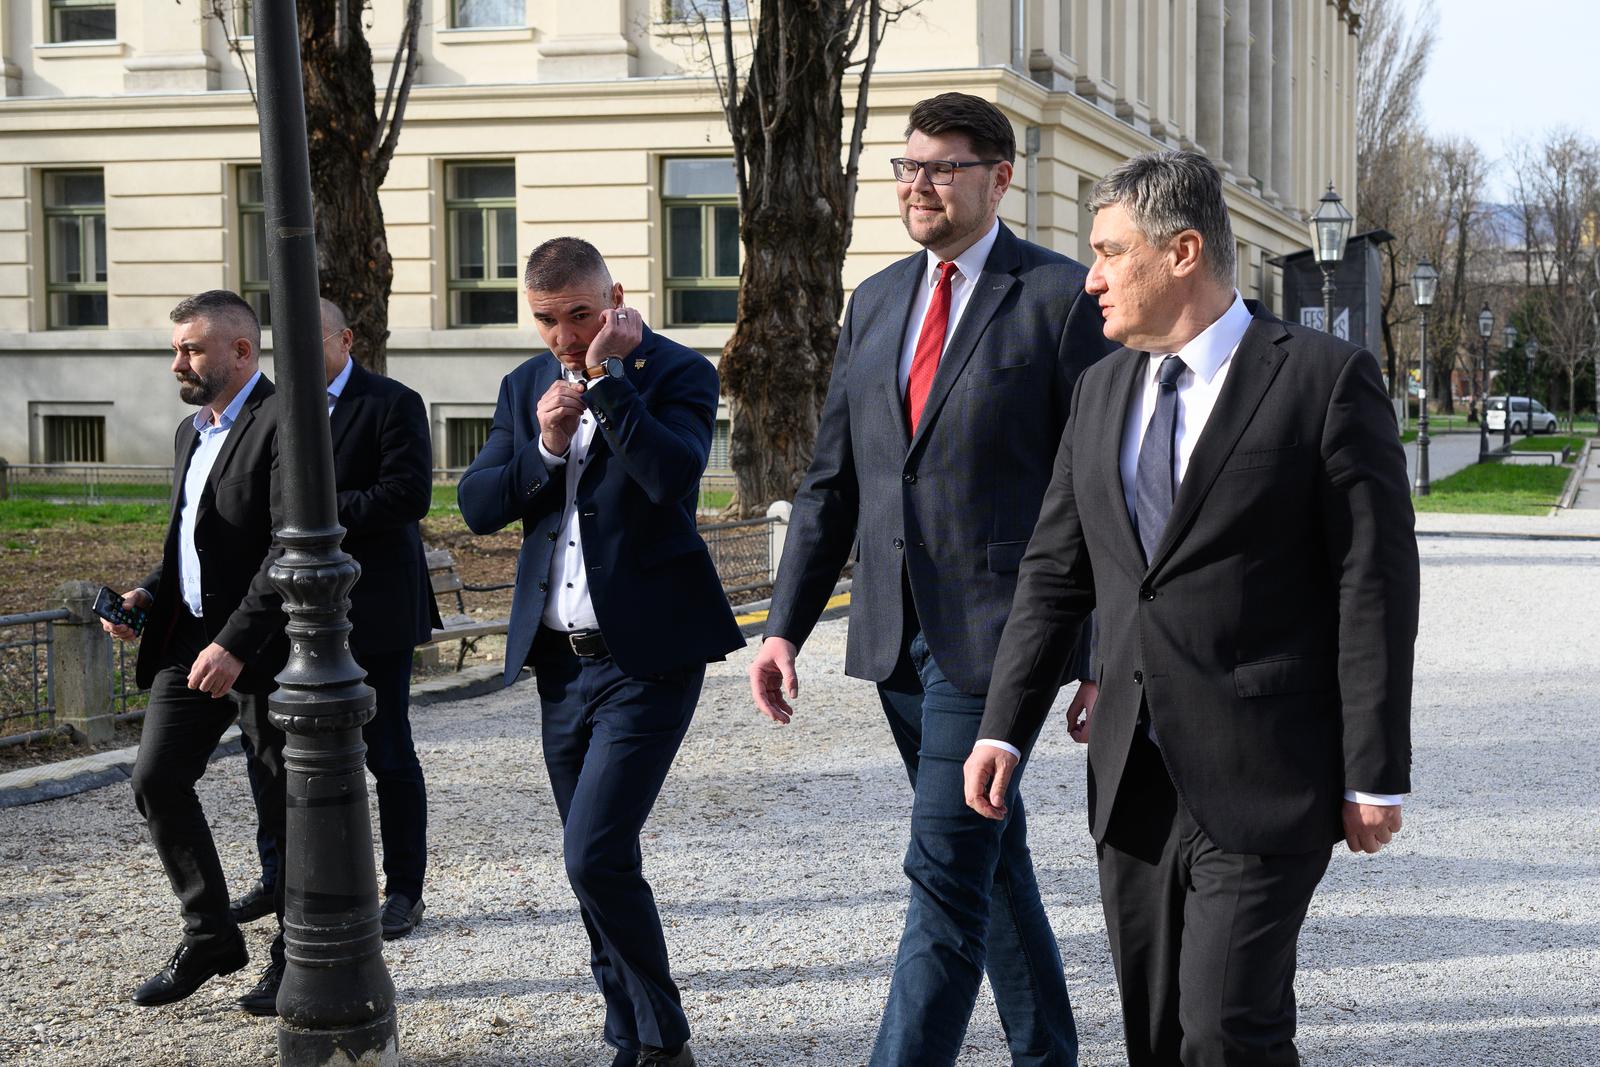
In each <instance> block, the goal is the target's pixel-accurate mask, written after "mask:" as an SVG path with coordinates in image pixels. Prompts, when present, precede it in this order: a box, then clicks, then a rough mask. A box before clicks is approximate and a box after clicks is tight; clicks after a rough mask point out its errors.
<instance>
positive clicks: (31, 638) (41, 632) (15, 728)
mask: <svg viewBox="0 0 1600 1067" xmlns="http://www.w3.org/2000/svg"><path fill="white" fill-rule="evenodd" d="M68 618H71V616H70V615H69V614H68V613H67V612H66V610H64V609H58V610H56V611H29V612H24V613H23V614H20V615H0V737H3V736H9V735H15V734H28V733H31V732H33V731H35V730H46V729H49V728H51V727H52V726H54V724H55V710H56V709H55V672H54V671H53V670H52V667H53V665H54V664H53V658H54V657H53V656H52V652H53V650H54V641H53V638H54V636H55V623H57V622H59V621H61V620H63V619H68Z"/></svg>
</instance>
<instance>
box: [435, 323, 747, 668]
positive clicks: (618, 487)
mask: <svg viewBox="0 0 1600 1067" xmlns="http://www.w3.org/2000/svg"><path fill="white" fill-rule="evenodd" d="M622 362H623V366H624V368H625V369H626V372H627V377H626V378H623V379H620V380H611V381H605V382H602V383H597V384H596V385H595V386H594V387H593V388H591V389H589V390H588V391H587V392H585V393H584V394H583V398H584V403H585V404H586V405H587V406H588V408H589V410H590V411H592V412H593V413H594V416H595V418H596V420H597V422H598V423H599V425H598V427H597V429H598V432H597V433H596V434H595V437H594V443H593V444H592V445H591V446H590V449H589V460H588V463H587V464H586V465H585V470H584V473H583V477H582V478H581V480H580V481H579V482H578V497H577V507H578V524H579V528H580V529H581V531H582V533H583V556H584V564H585V565H586V566H587V568H588V571H589V595H590V598H591V599H592V600H593V602H594V611H595V617H596V618H597V619H598V620H599V622H600V632H601V633H602V634H603V635H604V636H605V640H606V645H607V647H608V649H609V650H610V653H611V656H612V658H613V659H615V660H616V662H617V666H618V667H620V668H621V669H622V670H623V671H625V672H626V673H628V674H632V675H646V674H661V673H664V672H666V671H670V670H675V669H678V668H681V667H685V666H688V665H689V664H692V663H705V662H707V661H709V660H716V659H721V658H722V657H723V656H725V655H727V654H728V653H729V652H731V651H733V650H734V649H736V648H742V647H744V636H743V635H742V634H740V632H739V627H738V625H737V624H736V623H735V622H734V620H733V612H732V611H731V610H730V609H729V607H728V598H727V597H726V596H725V595H724V594H723V592H722V583H721V581H720V580H719V579H718V577H717V571H716V568H715V567H714V566H712V563H711V555H710V553H709V552H707V550H706V546H705V542H704V541H702V540H701V539H700V534H699V532H698V531H697V529H696V525H695V506H696V504H697V502H698V500H699V496H700V476H701V475H702V474H703V473H705V469H706V460H707V459H708V457H709V456H710V453H711V431H712V425H713V423H714V422H715V420H716V412H717V372H716V369H715V368H713V367H712V365H711V363H710V361H709V360H707V359H706V358H705V357H704V356H702V355H701V354H700V353H698V352H695V351H693V350H692V349H688V348H685V347H684V346H682V345H680V344H677V343H676V342H673V341H669V340H667V339H666V338H664V337H661V336H660V335H658V334H656V333H654V332H652V331H651V330H650V329H649V328H648V327H647V328H646V329H645V332H644V338H643V339H642V340H641V341H640V342H639V346H638V347H637V348H635V349H634V350H633V351H632V352H630V353H629V354H628V355H627V356H626V357H625V358H624V359H623V361H622ZM560 373H561V370H560V364H559V363H558V362H557V360H556V358H555V356H553V355H551V354H550V353H549V352H545V353H543V354H541V355H537V356H534V357H533V358H532V359H530V360H528V361H527V362H525V363H523V364H522V365H521V366H520V367H518V368H517V369H516V370H514V371H512V372H511V373H510V374H508V375H506V376H505V378H504V379H503V380H502V381H501V383H500V399H499V402H498V404H497V405H496V407H495V413H494V426H493V427H492V428H491V429H490V431H489V440H488V441H487V442H486V443H485V444H484V446H483V450H482V451H481V452H479V453H478V457H477V458H476V459H474V460H473V461H472V466H470V467H468V468H467V472H466V474H464V475H463V476H462V478H461V484H460V487H459V489H458V490H457V496H458V499H459V500H460V503H461V514H462V517H463V518H465V519H466V521H467V525H468V526H469V527H471V528H472V530H473V531H474V532H476V533H493V532H494V531H496V530H499V529H501V528H502V527H505V526H508V525H510V524H511V523H513V522H517V521H521V523H522V550H521V552H520V553H519V554H518V557H517V588H516V592H515V593H514V594H513V599H512V602H511V630H510V633H509V634H508V636H507V638H506V670H505V679H506V684H507V685H510V684H511V683H512V682H514V681H515V680H516V678H517V673H518V672H519V671H520V670H521V669H522V667H523V665H524V664H525V663H526V662H527V658H528V652H529V650H530V649H531V648H532V647H533V638H534V635H535V634H536V633H537V632H538V630H539V620H540V617H541V616H542V615H543V614H544V605H545V595H546V592H547V589H546V585H547V577H548V575H549V573H550V560H551V557H552V556H553V554H554V552H555V548H556V544H555V540H556V532H557V530H558V529H559V528H560V525H561V517H562V508H563V505H564V503H565V488H566V468H565V467H556V468H554V469H550V468H547V467H546V466H545V463H544V457H543V456H542V455H540V452H539V420H538V417H537V415H536V413H535V411H536V408H537V407H538V404H539V398H540V397H542V396H543V395H544V394H545V392H546V391H547V390H548V389H549V388H550V384H551V383H552V382H554V381H555V380H556V378H557V377H559V376H560Z"/></svg>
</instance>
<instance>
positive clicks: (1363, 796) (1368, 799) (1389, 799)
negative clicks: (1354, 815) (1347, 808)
mask: <svg viewBox="0 0 1600 1067" xmlns="http://www.w3.org/2000/svg"><path fill="white" fill-rule="evenodd" d="M1344 798H1345V799H1346V800H1347V801H1349V802H1350V803H1352V804H1376V805H1378V806H1380V807H1385V808H1398V807H1399V806H1400V805H1401V804H1404V803H1405V800H1406V798H1405V795H1404V794H1403V793H1363V792H1361V791H1360V790H1359V789H1346V790H1345V791H1344Z"/></svg>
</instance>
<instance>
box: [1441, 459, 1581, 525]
mask: <svg viewBox="0 0 1600 1067" xmlns="http://www.w3.org/2000/svg"><path fill="white" fill-rule="evenodd" d="M1569 473H1571V468H1570V467H1561V466H1556V467H1546V466H1537V467H1535V466H1524V465H1522V464H1511V463H1476V464H1473V465H1472V466H1470V467H1465V468H1463V469H1462V470H1459V471H1457V472H1456V473H1454V474H1452V475H1450V476H1449V477H1448V478H1441V479H1439V480H1438V481H1437V482H1434V483H1433V487H1432V492H1431V493H1430V494H1429V495H1428V496H1419V497H1413V498H1412V501H1411V503H1412V504H1413V505H1414V506H1415V507H1416V510H1418V511H1434V512H1452V513H1456V514H1477V515H1540V514H1543V513H1544V512H1545V511H1547V510H1549V509H1550V508H1552V507H1554V506H1555V503H1556V500H1557V499H1558V498H1559V497H1560V496H1561V490H1562V488H1563V487H1564V486H1565V485H1566V484H1567V475H1568V474H1569Z"/></svg>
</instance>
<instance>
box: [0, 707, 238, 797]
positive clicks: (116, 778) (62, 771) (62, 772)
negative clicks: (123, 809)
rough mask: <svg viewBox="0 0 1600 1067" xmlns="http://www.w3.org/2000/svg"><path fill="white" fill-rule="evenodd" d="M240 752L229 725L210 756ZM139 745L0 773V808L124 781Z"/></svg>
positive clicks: (128, 774) (130, 770)
mask: <svg viewBox="0 0 1600 1067" xmlns="http://www.w3.org/2000/svg"><path fill="white" fill-rule="evenodd" d="M242 751H243V749H242V748H241V747H240V745H239V727H238V726H237V725H234V726H230V727H228V729H227V730H226V731H225V732H224V733H223V735H222V740H221V741H219V742H217V747H216V750H215V751H214V752H212V753H211V758H212V759H214V760H215V759H220V758H222V757H223V756H231V755H234V754H235V753H237V752H242ZM138 755H139V746H138V745H131V746H129V747H128V748H118V749H112V750H110V751H108V752H96V753H94V754H93V755H89V756H79V757H78V758H77V759H68V760H61V761H60V762H58V763H41V764H39V765H38V766H37V767H23V768H21V769H19V770H15V771H8V772H7V773H5V774H0V808H17V807H21V806H22V805H24V804H37V803H39V802H40V801H42V800H55V799H57V798H58V797H69V796H73V795H75V794H77V793H87V792H88V791H89V790H91V789H99V788H101V787H102V786H108V785H115V784H116V783H117V782H125V781H127V780H128V779H129V778H130V777H131V776H132V774H133V761H134V760H135V759H137V758H138Z"/></svg>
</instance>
